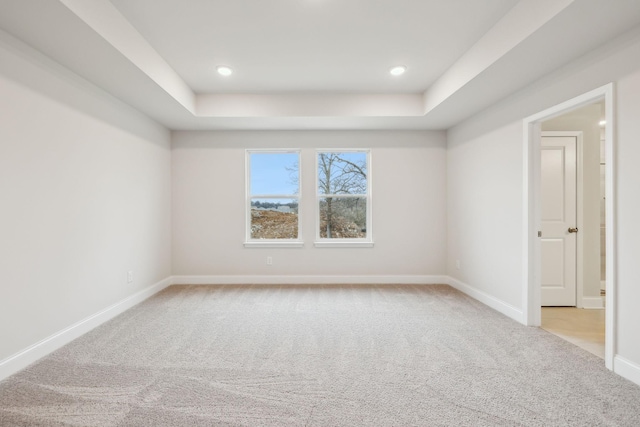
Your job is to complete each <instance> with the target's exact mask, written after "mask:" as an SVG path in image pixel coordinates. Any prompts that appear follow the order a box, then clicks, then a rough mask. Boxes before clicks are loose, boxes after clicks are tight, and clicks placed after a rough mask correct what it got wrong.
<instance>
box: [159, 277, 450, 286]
mask: <svg viewBox="0 0 640 427" xmlns="http://www.w3.org/2000/svg"><path fill="white" fill-rule="evenodd" d="M171 283H172V284H174V285H248V284H251V285H278V284H284V285H295V284H300V285H335V284H347V285H349V284H374V285H385V284H406V285H438V284H440V285H445V284H447V276H424V275H407V276H264V275H262V276H258V275H256V276H239V275H238V276H235V275H233V276H173V280H172V282H171Z"/></svg>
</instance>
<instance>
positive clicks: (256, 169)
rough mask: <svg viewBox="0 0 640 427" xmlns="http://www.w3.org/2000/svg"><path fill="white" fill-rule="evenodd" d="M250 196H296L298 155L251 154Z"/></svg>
mask: <svg viewBox="0 0 640 427" xmlns="http://www.w3.org/2000/svg"><path fill="white" fill-rule="evenodd" d="M250 162H251V170H250V177H251V182H250V188H251V195H252V196H254V195H261V194H283V195H284V194H298V181H299V175H298V169H299V168H298V153H251V154H250Z"/></svg>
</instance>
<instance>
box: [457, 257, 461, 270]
mask: <svg viewBox="0 0 640 427" xmlns="http://www.w3.org/2000/svg"><path fill="white" fill-rule="evenodd" d="M456 268H457V269H458V270H460V260H459V259H457V260H456Z"/></svg>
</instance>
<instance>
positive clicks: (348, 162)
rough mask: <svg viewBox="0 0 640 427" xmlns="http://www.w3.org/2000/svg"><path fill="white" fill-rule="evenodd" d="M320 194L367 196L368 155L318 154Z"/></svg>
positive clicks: (361, 153) (360, 153)
mask: <svg viewBox="0 0 640 427" xmlns="http://www.w3.org/2000/svg"><path fill="white" fill-rule="evenodd" d="M318 192H319V193H320V194H367V153H364V152H359V153H350V152H334V153H318Z"/></svg>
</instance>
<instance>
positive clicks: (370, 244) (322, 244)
mask: <svg viewBox="0 0 640 427" xmlns="http://www.w3.org/2000/svg"><path fill="white" fill-rule="evenodd" d="M313 245H314V246H315V247H316V248H372V247H373V242H349V241H346V240H342V241H337V242H331V241H320V242H314V243H313Z"/></svg>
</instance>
